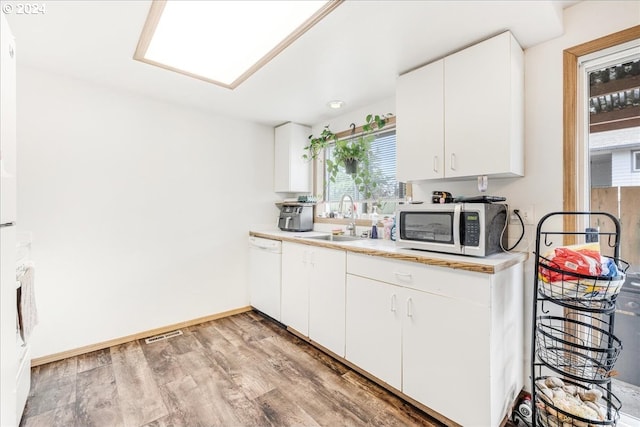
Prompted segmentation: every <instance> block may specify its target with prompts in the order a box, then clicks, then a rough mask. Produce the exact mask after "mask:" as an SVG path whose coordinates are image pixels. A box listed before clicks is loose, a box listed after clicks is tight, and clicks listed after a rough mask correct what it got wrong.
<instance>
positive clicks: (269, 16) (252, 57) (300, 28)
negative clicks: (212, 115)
mask: <svg viewBox="0 0 640 427" xmlns="http://www.w3.org/2000/svg"><path fill="white" fill-rule="evenodd" d="M342 1H343V0H334V1H316V0H305V1H290V0H287V1H221V0H220V1H218V0H216V1H154V2H153V4H152V6H151V10H150V12H149V16H148V17H147V22H146V23H145V28H144V29H143V32H142V35H141V37H140V42H139V43H138V48H137V49H136V54H135V55H134V58H135V59H138V60H141V61H144V62H148V63H151V64H154V65H158V66H161V67H164V68H168V69H171V70H173V71H178V72H181V73H184V74H187V75H190V76H192V77H196V78H200V79H203V80H207V81H210V82H212V83H216V84H219V85H221V86H225V87H228V88H234V87H236V86H237V85H238V84H240V83H241V82H242V81H244V80H246V79H247V78H248V77H249V76H250V75H251V74H253V73H254V72H256V71H257V70H258V69H260V68H261V67H262V66H263V65H265V64H266V63H267V62H269V60H271V59H272V58H273V57H275V56H276V55H277V54H278V53H280V52H281V51H282V50H283V49H284V48H286V47H287V46H288V45H289V44H291V43H292V42H293V41H294V40H296V39H297V38H298V37H300V36H301V35H302V34H303V33H304V32H305V31H307V30H308V29H309V28H311V26H313V25H314V24H315V23H316V22H318V21H319V20H320V19H322V18H323V17H324V16H326V15H327V14H328V13H329V12H330V11H331V10H333V9H334V8H335V7H337V6H338V5H339V4H340V3H341V2H342Z"/></svg>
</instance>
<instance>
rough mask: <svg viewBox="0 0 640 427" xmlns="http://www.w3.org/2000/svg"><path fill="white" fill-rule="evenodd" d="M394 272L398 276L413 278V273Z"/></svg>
mask: <svg viewBox="0 0 640 427" xmlns="http://www.w3.org/2000/svg"><path fill="white" fill-rule="evenodd" d="M393 274H395V275H396V276H398V278H405V279H407V280H411V273H403V272H401V271H394V272H393Z"/></svg>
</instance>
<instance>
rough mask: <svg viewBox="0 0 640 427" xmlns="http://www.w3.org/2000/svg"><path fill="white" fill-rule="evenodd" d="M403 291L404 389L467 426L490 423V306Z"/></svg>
mask: <svg viewBox="0 0 640 427" xmlns="http://www.w3.org/2000/svg"><path fill="white" fill-rule="evenodd" d="M468 285H469V286H485V287H488V286H489V284H488V279H487V283H469V284H468ZM404 291H405V294H404V295H405V297H404V299H403V300H402V302H401V305H402V315H403V329H402V333H403V336H402V354H403V365H402V366H403V375H402V381H403V387H402V391H403V392H404V393H405V394H407V395H408V396H411V397H412V398H414V399H416V400H417V401H419V402H421V403H423V404H425V405H426V406H428V407H429V408H431V409H433V410H435V411H437V412H439V413H441V414H443V415H445V416H447V417H449V418H451V419H452V420H453V421H455V422H457V423H460V424H462V425H490V424H491V420H490V409H491V404H490V396H491V387H490V378H489V373H490V370H489V367H490V364H489V362H490V361H489V343H490V341H491V336H490V335H491V334H490V309H489V308H488V307H486V306H482V305H477V304H473V303H471V302H469V301H463V300H457V299H453V298H447V297H443V296H439V295H434V294H430V293H426V292H420V291H414V290H409V289H405V290H404ZM505 339H507V338H506V337H505ZM469 396H470V398H467V397H469ZM461 405H462V406H461ZM461 407H464V410H460V408H461Z"/></svg>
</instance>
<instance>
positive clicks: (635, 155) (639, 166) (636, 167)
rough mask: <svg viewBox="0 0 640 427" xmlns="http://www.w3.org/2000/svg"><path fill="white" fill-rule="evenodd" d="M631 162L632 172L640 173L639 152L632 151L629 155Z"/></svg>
mask: <svg viewBox="0 0 640 427" xmlns="http://www.w3.org/2000/svg"><path fill="white" fill-rule="evenodd" d="M631 158H632V159H631V160H632V163H633V166H632V167H633V169H632V170H633V171H634V172H640V151H633V152H632V153H631Z"/></svg>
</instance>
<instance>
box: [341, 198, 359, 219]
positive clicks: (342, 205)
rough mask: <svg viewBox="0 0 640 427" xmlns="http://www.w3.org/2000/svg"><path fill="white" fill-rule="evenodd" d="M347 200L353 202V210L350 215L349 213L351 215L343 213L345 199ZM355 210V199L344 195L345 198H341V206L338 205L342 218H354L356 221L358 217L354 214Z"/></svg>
mask: <svg viewBox="0 0 640 427" xmlns="http://www.w3.org/2000/svg"><path fill="white" fill-rule="evenodd" d="M345 198H347V199H349V201H350V202H351V210H350V211H349V212H350V213H349V215H347V214H345V213H344V212H343V209H344V199H345ZM353 210H354V205H353V197H351V196H350V195H348V194H345V195H343V196H342V197H341V198H340V205H338V212H340V214H342V217H343V218H354V219H355V217H356V216H355V213H354V212H353Z"/></svg>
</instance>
